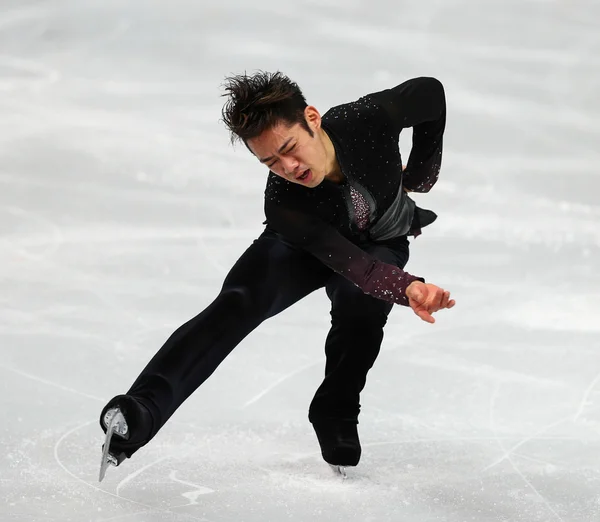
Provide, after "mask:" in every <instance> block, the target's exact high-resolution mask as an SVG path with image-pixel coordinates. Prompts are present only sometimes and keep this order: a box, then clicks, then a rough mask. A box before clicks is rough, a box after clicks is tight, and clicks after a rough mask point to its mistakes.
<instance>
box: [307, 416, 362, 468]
mask: <svg viewBox="0 0 600 522" xmlns="http://www.w3.org/2000/svg"><path fill="white" fill-rule="evenodd" d="M312 424H313V428H314V430H315V433H316V435H317V439H318V441H319V445H320V446H321V455H322V456H323V460H325V462H327V464H329V466H330V467H331V469H332V470H333V471H335V472H336V473H338V474H339V475H341V476H342V477H343V478H344V479H345V478H347V473H346V468H347V467H349V466H356V465H357V464H358V463H359V461H360V455H361V447H360V441H359V438H358V429H357V422H356V421H352V420H339V419H323V420H315V421H313V423H312Z"/></svg>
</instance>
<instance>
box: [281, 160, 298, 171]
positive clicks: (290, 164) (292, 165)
mask: <svg viewBox="0 0 600 522" xmlns="http://www.w3.org/2000/svg"><path fill="white" fill-rule="evenodd" d="M280 161H281V166H282V167H283V172H284V173H285V175H286V176H289V175H290V174H293V173H294V172H295V171H296V169H297V168H298V165H299V163H298V161H297V160H296V159H294V158H286V157H282V158H281V159H280Z"/></svg>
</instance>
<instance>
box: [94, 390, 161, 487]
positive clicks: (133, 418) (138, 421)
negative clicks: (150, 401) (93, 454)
mask: <svg viewBox="0 0 600 522" xmlns="http://www.w3.org/2000/svg"><path fill="white" fill-rule="evenodd" d="M100 426H101V428H102V430H103V431H104V433H105V439H104V444H103V445H102V460H101V462H100V475H99V481H100V482H102V480H103V479H104V475H105V474H106V470H107V468H108V466H109V465H112V466H118V465H120V464H121V463H122V462H123V461H124V460H125V459H126V458H129V457H131V455H132V454H133V453H134V452H135V451H137V450H138V449H139V448H140V447H141V446H143V445H144V444H146V442H147V441H148V439H149V438H150V437H149V436H150V433H151V430H152V417H151V416H150V412H149V411H148V410H147V408H146V407H145V406H143V405H142V404H141V403H140V402H138V401H137V400H135V399H134V398H133V397H130V396H127V395H119V396H117V397H114V398H113V399H112V400H111V401H110V402H109V403H108V404H107V405H106V406H105V407H104V408H103V410H102V413H101V414H100Z"/></svg>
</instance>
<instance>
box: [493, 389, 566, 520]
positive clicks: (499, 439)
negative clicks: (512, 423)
mask: <svg viewBox="0 0 600 522" xmlns="http://www.w3.org/2000/svg"><path fill="white" fill-rule="evenodd" d="M500 385H501V382H500V381H498V382H497V383H496V386H495V388H494V391H493V393H492V395H491V397H490V413H489V424H490V429H491V430H492V433H493V434H494V435H496V442H497V443H498V446H500V449H501V450H502V451H503V452H504V453H505V454H506V455H507V456H506V460H507V461H508V462H509V463H510V465H511V466H512V468H513V469H514V470H515V472H516V473H517V474H518V475H519V476H520V477H521V479H522V480H523V482H525V484H526V485H527V486H528V487H529V488H530V489H531V490H532V491H533V492H534V493H535V494H536V495H537V496H538V497H539V498H540V500H541V501H542V502H543V503H544V505H545V506H546V508H547V509H548V511H550V513H552V515H554V517H555V518H556V520H558V521H559V522H565V521H564V520H563V519H562V517H561V516H560V515H559V514H558V513H557V512H556V510H555V509H554V508H553V507H552V506H551V505H550V502H548V500H547V499H546V497H544V495H542V494H541V493H540V492H539V491H538V489H537V488H536V487H535V486H534V485H533V484H532V483H531V482H530V481H529V480H528V479H527V477H526V476H525V475H524V474H523V472H522V471H521V470H520V469H519V467H518V466H517V465H516V464H515V462H514V460H513V459H512V455H511V453H510V452H508V451H507V449H506V446H505V445H504V443H503V441H502V439H501V438H500V437H499V436H497V435H498V430H497V429H496V418H495V413H494V412H495V408H496V401H497V399H498V396H499V395H500Z"/></svg>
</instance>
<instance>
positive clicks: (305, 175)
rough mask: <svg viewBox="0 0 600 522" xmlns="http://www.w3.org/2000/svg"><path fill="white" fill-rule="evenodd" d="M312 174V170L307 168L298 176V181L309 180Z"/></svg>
mask: <svg viewBox="0 0 600 522" xmlns="http://www.w3.org/2000/svg"><path fill="white" fill-rule="evenodd" d="M310 176H311V170H310V169H306V170H305V171H304V172H303V173H302V174H300V176H296V181H307V180H308V179H310Z"/></svg>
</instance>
